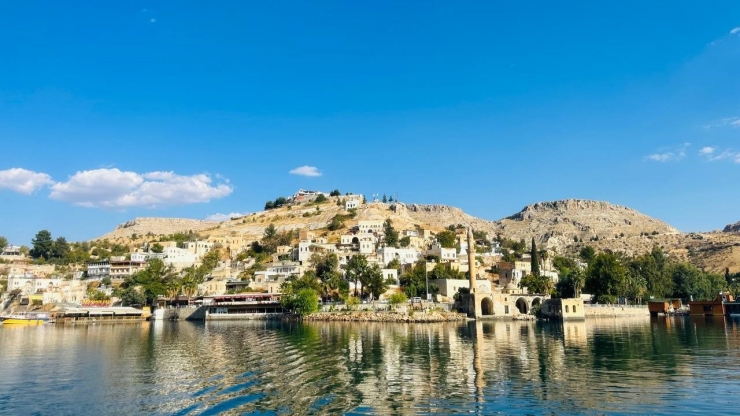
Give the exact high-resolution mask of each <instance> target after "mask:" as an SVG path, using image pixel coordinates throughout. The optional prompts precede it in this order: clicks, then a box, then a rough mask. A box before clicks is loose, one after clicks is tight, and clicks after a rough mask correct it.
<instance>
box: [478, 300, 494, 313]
mask: <svg viewBox="0 0 740 416" xmlns="http://www.w3.org/2000/svg"><path fill="white" fill-rule="evenodd" d="M480 311H481V314H482V315H484V316H486V315H493V301H492V300H491V298H483V300H482V301H480Z"/></svg>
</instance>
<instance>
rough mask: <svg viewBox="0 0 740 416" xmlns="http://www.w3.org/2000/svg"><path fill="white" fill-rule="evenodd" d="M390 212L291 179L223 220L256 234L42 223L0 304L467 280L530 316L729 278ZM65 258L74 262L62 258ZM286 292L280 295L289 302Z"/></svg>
mask: <svg viewBox="0 0 740 416" xmlns="http://www.w3.org/2000/svg"><path fill="white" fill-rule="evenodd" d="M329 207H331V208H332V209H333V211H331V212H333V213H334V214H333V216H331V217H330V218H328V221H325V222H323V223H321V224H319V226H316V225H315V223H312V224H313V225H312V226H306V227H303V228H300V229H299V228H290V229H288V228H287V227H285V226H284V225H278V226H276V225H275V223H274V222H277V221H279V219H280V218H281V215H283V216H288V215H289V216H290V217H291V218H293V217H299V218H311V217H314V216H316V215H317V214H319V213H321V212H322V208H323V211H327V209H328V208H329ZM403 209H405V205H404V204H402V203H400V202H398V201H393V197H391V198H390V199H389V198H387V197H386V196H385V195H383V197H382V200H381V199H380V197H379V196H377V195H374V196H373V198H372V200H371V201H368V200H367V199H366V197H365V196H363V195H353V194H350V193H347V194H345V195H341V194H340V193H339V191H338V190H335V191H332V192H331V193H324V192H319V191H306V190H299V191H298V192H296V193H295V194H294V195H292V196H290V197H287V198H285V197H280V198H277V199H276V200H274V201H268V202H267V203H266V204H265V211H264V212H263V213H260V214H257V213H255V214H250V215H246V216H243V217H239V218H231V219H230V220H229V222H231V223H233V224H239V225H244V226H250V227H252V229H253V228H254V227H253V226H251V225H250V224H252V223H257V221H263V222H264V221H266V220H265V219H264V218H265V217H264V215H265V213H270V212H272V213H277V214H275V215H274V216H273V217H269V218H268V219H267V220H269V221H270V222H269V223H267V224H265V225H260V226H259V227H260V228H259V230H260V231H261V235H260V236H258V237H256V238H255V237H254V235H249V234H247V233H246V232H245V233H241V234H240V233H238V232H235V231H230V232H228V233H224V232H217V231H218V228H219V227H220V225H219V226H217V227H216V228H215V229H214V230H211V232H208V231H198V232H193V231H192V230H190V231H188V232H178V233H174V234H170V235H154V234H152V233H151V232H150V233H147V234H146V235H137V234H136V233H133V234H131V235H130V238H129V240H127V241H126V242H125V243H124V242H123V240H121V241H120V242H116V243H111V242H109V241H108V239H103V240H102V241H97V242H90V243H74V244H75V245H73V248H74V250H73V249H72V248H70V247H69V245H68V243H66V241H63V240H64V239H63V238H58V239H57V240H56V241H52V239H51V235H50V233H49V232H48V231H46V230H43V231H41V232H40V233H39V234H37V236H36V238H34V247H33V249H29V248H27V247H23V246H17V245H13V244H9V243H6V244H4V248H3V249H2V254H1V255H0V261H2V263H0V282H2V285H3V286H4V290H3V292H4V293H3V295H2V305H0V306H1V307H0V309H3V310H4V309H12V308H13V307H15V308H18V307H25V308H26V309H29V310H30V309H33V308H36V309H44V310H58V309H64V308H81V307H82V308H85V307H132V306H133V307H142V306H153V307H160V308H172V307H181V306H189V305H204V304H205V305H208V304H213V303H214V302H218V301H219V300H220V301H222V302H224V299H227V298H224V296H234V295H239V294H254V295H257V294H265V295H266V296H269V297H270V299H271V300H272V301H273V302H278V301H279V300H280V296H281V295H285V294H286V292H288V293H289V294H291V296H292V295H294V292H295V291H297V290H298V289H299V288H312V289H313V290H314V291H315V293H316V295H317V297H318V299H319V300H320V302H321V303H323V304H332V305H336V304H347V303H352V302H357V303H361V304H378V303H379V304H387V303H388V302H389V301H391V302H394V303H399V300H398V299H399V296H400V298H401V299H402V300H403V302H405V301H407V300H408V301H412V300H413V301H415V302H417V301H418V302H419V303H421V302H425V303H426V302H431V303H430V304H436V305H447V306H446V309H447V310H464V309H465V308H466V306H465V305H464V301H463V297H464V296H466V295H468V294H470V293H471V289H472V292H476V293H486V294H490V295H491V296H492V298H491V303H490V305H489V306H490V307H489V310H488V313H483V314H484V315H485V314H489V315H498V316H509V317H517V316H528V315H530V314H532V313H535V312H536V311H537V310H539V308H540V305H541V304H542V302H543V301H544V300H546V299H549V298H551V297H553V298H578V299H581V300H585V301H586V302H591V301H595V302H602V303H641V302H644V301H645V300H646V297H650V298H655V297H656V296H658V297H660V298H663V297H668V296H683V297H692V298H693V297H697V298H709V297H711V294H712V293H714V292H715V291H716V290H717V289H720V290H721V289H726V288H728V286H731V283H732V282H734V276H732V275H729V273H728V275H727V276H725V278H726V279H722V280H723V281H722V282H720V281H719V279H720V278H721V276H720V277H719V278H715V277H713V276H714V275H710V274H704V275H702V274H696V275H695V276H694V278H695V279H704V280H705V281H707V282H709V283H707V285H704V286H706V287H707V289H706V290H705V292H706V293H698V292H688V291H686V290H684V292H681V290H683V289H681V288H679V287H677V285H674V284H670V285H669V286H665V285H664V286H665V287H659V286H658V283H657V282H658V281H659V280H660V279H659V278H658V277H654V278H652V277H644V276H641V275H640V274H641V272H640V273H637V272H634V273H632V272H630V270H637V269H639V270H642V266H641V264H642V263H639V262H642V261H647V262H651V261H652V262H653V263H655V262H656V261H659V262H661V264H663V263H665V261H664V260H661V259H662V256H663V254H662V253H661V252H660V249H659V248H658V247H657V246H656V247H655V248H654V250H653V252H652V253H650V255H649V256H648V257H645V255H643V257H639V258H637V257H636V258H634V259H633V260H631V261H632V263H629V260H628V259H627V258H626V257H624V256H622V257H620V258H619V259H617V257H615V256H616V254H614V253H612V252H610V251H608V250H607V251H605V252H603V253H596V252H595V251H594V249H593V248H592V247H590V246H588V245H584V246H583V248H582V249H581V251H580V253H578V254H577V255H571V256H566V255H563V254H562V253H556V252H554V251H551V250H548V249H546V248H545V249H539V250H538V249H537V246H536V240H538V239H539V236H532V237H531V239H530V241H526V240H524V239H521V240H520V241H513V240H509V239H507V238H505V237H503V236H501V235H489V234H488V233H487V232H485V231H480V230H476V229H474V228H473V227H472V226H470V224H450V225H449V226H447V227H445V228H443V229H439V228H438V227H425V226H424V225H420V224H413V223H406V224H394V222H393V220H392V214H393V213H395V212H397V211H399V210H403ZM358 212H361V213H362V214H361V215H360V214H358ZM645 234H647V233H645ZM536 237H537V238H536ZM617 237H619V236H617ZM60 240H62V241H60ZM576 240H577V239H576ZM656 249H657V250H658V252H656V251H655V250H656ZM73 253H76V254H73ZM646 255H647V254H646ZM75 256H77V257H78V258H79V259H84V261H79V260H78V261H72V260H70V259H71V258H72V257H75ZM651 256H652V257H651ZM64 259H66V260H64ZM656 259H657V260H656ZM617 260H618V261H620V262H622V263H623V265H624V270H623V271H621V272H619V273H620V275H619V276H612V277H609V278H611V279H613V280H614V281H618V280H619V281H620V282H621V281H626V279H632V280H630V281H629V282H626V283H625V282H622V283H619V285H621V286H615V287H616V288H611V286H610V285H611V283H610V284H609V285H607V284H606V283H603V282H600V281H599V279H604V277H603V276H602V275H604V273H602V272H601V271H599V270H596V271H593V270H592V269H593V268H592V269H589V264H596V265H601V264H602V263H603V264H606V265H607V266H604V267H611V266H608V264H609V262H610V261H612V262H613V261H617ZM638 263H639V264H638ZM599 267H601V266H599ZM673 270H674V269H670V271H669V270H668V269H666V270H665V272H663V271H661V273H662V274H669V273H673V272H674V271H673ZM691 270H693V269H691ZM691 272H692V273H693V271H691ZM589 276H594V277H593V278H589ZM620 279H621V280H620ZM669 279H672V280H676V279H677V278H676V277H669ZM712 279H714V280H712ZM725 280H726V282H725ZM634 282H643V283H642V288H637V289H635V288H634V286H635V284H634ZM725 283H726V285H725ZM607 286H609V287H610V288H609V289H605V287H607ZM583 289H585V292H586V293H589V294H584V293H583V292H584V290H583ZM286 296H287V295H286ZM286 296H283V301H282V305H283V306H285V308H287V309H291V310H292V309H294V308H292V307H291V304H290V303H289V302H285V298H286ZM227 300H228V299H227ZM232 300H233V299H232ZM479 306H480V305H479ZM88 312H89V311H88ZM484 312H485V311H484Z"/></svg>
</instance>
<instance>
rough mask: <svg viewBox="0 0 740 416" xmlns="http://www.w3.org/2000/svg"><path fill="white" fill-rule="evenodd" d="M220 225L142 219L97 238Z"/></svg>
mask: <svg viewBox="0 0 740 416" xmlns="http://www.w3.org/2000/svg"><path fill="white" fill-rule="evenodd" d="M218 224H219V223H217V222H213V221H202V220H193V219H188V218H156V217H142V218H136V219H133V220H131V221H126V222H124V223H123V224H120V225H119V226H118V227H116V229H115V230H113V231H111V232H109V233H107V234H105V235H103V236H101V237H99V238H97V239H98V240H104V239H106V238H107V239H109V240H116V239H129V238H131V236H133V235H139V236H146V235H167V234H173V233H179V232H184V233H187V232H189V231H192V232H199V231H203V230H207V229H210V228H214V227H216V226H218Z"/></svg>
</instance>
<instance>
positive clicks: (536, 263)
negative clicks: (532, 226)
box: [531, 237, 540, 277]
mask: <svg viewBox="0 0 740 416" xmlns="http://www.w3.org/2000/svg"><path fill="white" fill-rule="evenodd" d="M531 257H532V275H533V276H537V277H539V276H540V253H538V252H537V245H536V244H535V242H534V237H532V253H531Z"/></svg>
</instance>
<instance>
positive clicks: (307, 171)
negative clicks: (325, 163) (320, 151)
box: [288, 166, 321, 176]
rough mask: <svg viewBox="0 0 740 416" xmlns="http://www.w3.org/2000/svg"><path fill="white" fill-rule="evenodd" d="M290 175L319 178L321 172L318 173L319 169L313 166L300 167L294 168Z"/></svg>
mask: <svg viewBox="0 0 740 416" xmlns="http://www.w3.org/2000/svg"><path fill="white" fill-rule="evenodd" d="M288 173H290V174H291V175H300V176H321V172H319V169H318V168H317V167H315V166H301V167H299V168H295V169H293V170H291V171H290V172H288Z"/></svg>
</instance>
